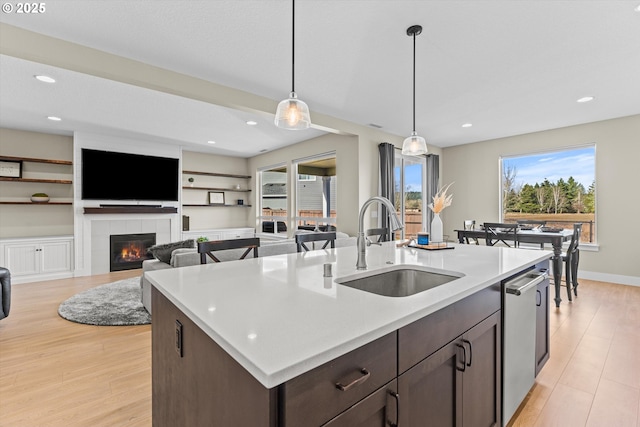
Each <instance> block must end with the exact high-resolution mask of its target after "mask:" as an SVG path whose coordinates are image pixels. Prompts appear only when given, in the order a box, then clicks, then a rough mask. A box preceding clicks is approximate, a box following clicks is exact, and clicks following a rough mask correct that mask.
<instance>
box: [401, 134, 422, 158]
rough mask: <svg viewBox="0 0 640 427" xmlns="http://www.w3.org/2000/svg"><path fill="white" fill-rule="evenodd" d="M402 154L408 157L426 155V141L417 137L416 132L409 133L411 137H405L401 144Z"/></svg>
mask: <svg viewBox="0 0 640 427" xmlns="http://www.w3.org/2000/svg"><path fill="white" fill-rule="evenodd" d="M402 154H405V155H408V156H419V155H421V154H427V141H425V139H424V138H423V137H421V136H418V134H417V133H416V131H415V130H414V131H413V132H411V136H409V137H407V138H406V139H405V140H404V142H403V143H402Z"/></svg>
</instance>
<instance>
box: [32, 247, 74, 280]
mask: <svg viewBox="0 0 640 427" xmlns="http://www.w3.org/2000/svg"><path fill="white" fill-rule="evenodd" d="M40 249H41V250H40V254H41V257H40V272H41V273H57V272H60V271H71V242H70V241H66V242H47V243H42V244H41V245H40Z"/></svg>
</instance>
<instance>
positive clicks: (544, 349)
mask: <svg viewBox="0 0 640 427" xmlns="http://www.w3.org/2000/svg"><path fill="white" fill-rule="evenodd" d="M549 348H550V346H549V280H545V281H544V282H542V283H540V284H538V289H537V292H536V376H538V373H539V372H540V371H541V370H542V367H543V366H544V365H545V363H547V360H549Z"/></svg>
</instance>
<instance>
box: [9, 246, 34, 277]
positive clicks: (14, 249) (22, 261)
mask: <svg viewBox="0 0 640 427" xmlns="http://www.w3.org/2000/svg"><path fill="white" fill-rule="evenodd" d="M39 255H40V250H39V246H38V245H36V244H34V243H24V244H11V245H6V246H5V254H4V259H5V262H6V263H7V265H6V267H7V268H8V269H9V271H11V275H12V276H26V275H30V274H38V273H39V272H40V257H39Z"/></svg>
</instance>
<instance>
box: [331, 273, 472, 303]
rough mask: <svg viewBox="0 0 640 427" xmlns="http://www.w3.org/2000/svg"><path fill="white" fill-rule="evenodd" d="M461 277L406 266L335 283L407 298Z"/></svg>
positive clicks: (344, 278)
mask: <svg viewBox="0 0 640 427" xmlns="http://www.w3.org/2000/svg"><path fill="white" fill-rule="evenodd" d="M356 276H357V277H356ZM462 276H463V275H462V274H460V273H454V272H433V271H425V270H418V269H416V268H415V267H411V266H407V267H396V268H394V269H391V270H385V271H382V272H372V274H368V275H366V276H361V275H354V276H350V277H343V278H341V279H337V280H336V282H337V283H339V284H341V285H344V286H349V287H351V288H355V289H360V290H362V291H366V292H371V293H374V294H378V295H383V296H386V297H407V296H410V295H415V294H417V293H420V292H424V291H426V290H429V289H433V288H435V287H437V286H440V285H444V284H445V283H449V282H451V281H452V280H456V279H459V278H460V277H462Z"/></svg>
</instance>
